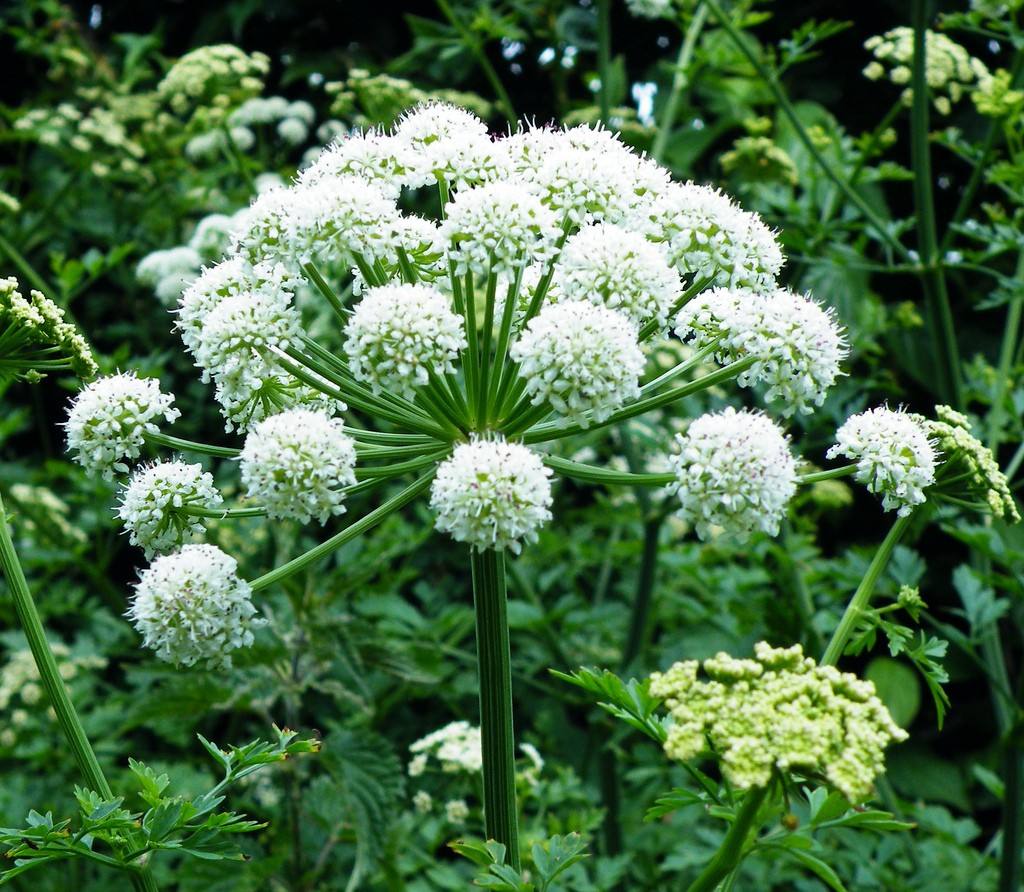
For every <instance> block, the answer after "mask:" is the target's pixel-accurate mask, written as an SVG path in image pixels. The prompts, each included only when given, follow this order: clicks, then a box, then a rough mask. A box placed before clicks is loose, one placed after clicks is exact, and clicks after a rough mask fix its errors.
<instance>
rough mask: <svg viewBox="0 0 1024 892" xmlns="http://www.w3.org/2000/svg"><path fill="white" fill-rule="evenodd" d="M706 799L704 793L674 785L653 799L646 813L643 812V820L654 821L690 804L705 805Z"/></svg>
mask: <svg viewBox="0 0 1024 892" xmlns="http://www.w3.org/2000/svg"><path fill="white" fill-rule="evenodd" d="M708 801H709V799H708V797H707V796H706V795H701V794H700V793H695V792H693V790H687V789H685V788H683V787H676V788H675V789H673V790H670V791H669V792H668V793H665V794H664V795H662V796H659V797H658V798H657V799H655V800H654V805H652V806H651V807H650V808H649V809H647V812H646V814H644V820H645V821H656V820H658V819H659V818H663V817H665V815H670V814H672V813H673V812H677V811H679V810H680V809H682V808H688V807H689V806H691V805H706V804H707V803H708Z"/></svg>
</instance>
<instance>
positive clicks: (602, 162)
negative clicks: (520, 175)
mask: <svg viewBox="0 0 1024 892" xmlns="http://www.w3.org/2000/svg"><path fill="white" fill-rule="evenodd" d="M561 140H562V141H561V144H560V145H558V146H556V148H555V149H554V150H552V151H551V152H550V153H549V154H547V155H546V156H545V157H544V160H543V161H541V163H540V166H539V167H538V168H537V169H536V170H535V171H533V172H529V173H527V175H526V180H525V182H526V183H528V185H529V188H531V189H532V190H533V191H535V192H536V193H537V195H539V196H540V199H541V200H542V201H543V202H544V204H546V205H547V206H548V207H549V208H551V209H552V210H553V211H554V212H555V216H556V218H557V219H558V221H559V223H561V222H562V221H563V220H567V221H569V222H570V223H572V224H574V225H576V226H582V225H583V224H585V223H591V222H601V221H608V222H610V223H616V222H619V221H620V220H622V219H623V218H624V217H625V216H626V214H627V212H628V211H629V210H630V208H631V207H632V205H633V200H634V196H635V189H634V184H633V182H632V180H631V178H630V176H629V171H628V169H625V168H624V167H623V166H622V164H621V163H619V160H618V158H617V156H616V155H615V154H614V153H606V152H599V151H588V150H587V149H583V148H578V147H576V146H573V145H571V144H569V143H568V139H567V138H566V137H565V136H564V135H563V136H562V138H561Z"/></svg>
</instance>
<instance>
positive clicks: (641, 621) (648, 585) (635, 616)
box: [619, 475, 674, 674]
mask: <svg viewBox="0 0 1024 892" xmlns="http://www.w3.org/2000/svg"><path fill="white" fill-rule="evenodd" d="M673 479H674V475H673ZM664 520H665V515H664V514H657V515H655V516H653V517H648V518H647V520H645V521H644V538H643V550H642V551H641V554H640V573H639V575H638V576H637V583H636V592H635V594H634V595H633V608H632V610H631V611H630V619H629V631H628V633H627V634H626V646H625V647H624V648H623V651H622V660H621V661H620V664H619V667H620V669H621V670H622V673H623V674H625V673H626V672H627V671H628V670H629V667H630V666H632V664H633V661H634V660H635V659H636V658H637V657H638V656H640V652H641V651H642V650H643V647H644V642H645V641H646V640H647V634H648V625H649V624H650V623H649V620H650V614H651V604H652V601H653V597H654V583H655V580H656V579H657V572H658V544H659V541H660V538H661V527H662V524H663V523H664Z"/></svg>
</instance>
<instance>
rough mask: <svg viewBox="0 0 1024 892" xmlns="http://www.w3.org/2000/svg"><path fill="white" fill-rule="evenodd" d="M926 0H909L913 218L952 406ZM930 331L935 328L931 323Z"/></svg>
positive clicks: (956, 394)
mask: <svg viewBox="0 0 1024 892" xmlns="http://www.w3.org/2000/svg"><path fill="white" fill-rule="evenodd" d="M928 7H929V3H928V0H913V23H914V60H913V67H912V77H911V81H912V84H913V104H912V106H911V109H910V122H911V128H910V151H911V155H912V157H913V160H914V163H913V168H914V204H915V211H916V214H915V216H916V219H917V246H918V253H919V254H920V259H921V264H922V266H923V270H922V274H921V282H922V284H923V285H924V290H925V297H926V298H927V300H928V304H929V306H930V308H931V314H930V315H931V324H932V326H936V325H937V326H938V329H939V337H938V339H936V338H935V336H934V334H933V341H934V340H938V341H939V343H938V344H936V345H935V346H936V348H937V350H936V352H937V353H938V354H939V356H940V357H941V362H940V365H941V366H942V374H943V375H944V376H945V379H946V387H945V388H944V390H945V396H946V398H947V399H949V400H950V401H951V402H952V404H953V406H954V408H957V409H959V408H962V407H963V404H964V394H963V383H962V380H961V377H962V376H961V372H960V348H959V346H958V345H957V340H956V325H955V323H954V321H953V312H952V309H951V308H950V303H949V292H948V290H947V287H946V274H945V273H944V272H943V269H942V257H941V256H940V254H939V240H938V235H937V231H936V226H935V195H934V191H933V189H932V159H931V151H930V149H929V146H928V102H929V98H930V97H929V90H928V81H927V79H926V75H925V62H926V59H925V55H926V49H925V37H926V36H927V30H928ZM933 331H934V329H933Z"/></svg>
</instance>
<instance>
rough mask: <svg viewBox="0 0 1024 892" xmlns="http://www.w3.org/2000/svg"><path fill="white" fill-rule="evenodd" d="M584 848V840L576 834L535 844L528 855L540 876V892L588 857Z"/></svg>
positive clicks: (553, 837) (585, 844)
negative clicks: (530, 856)
mask: <svg viewBox="0 0 1024 892" xmlns="http://www.w3.org/2000/svg"><path fill="white" fill-rule="evenodd" d="M586 847H587V843H586V840H584V839H583V837H582V836H580V834H578V833H570V834H568V835H566V836H552V837H551V838H550V839H548V840H546V841H545V842H544V843H536V844H535V845H534V846H533V847H532V848H531V850H530V853H531V855H532V856H533V864H534V867H536V868H537V872H538V873H539V874H540V879H541V884H540V889H541V892H546V890H547V889H548V887H549V886H550V885H551V882H552V881H553V880H554V879H555V878H556V877H557V876H558V875H559V874H561V873H564V872H565V871H567V870H568V869H569V868H570V867H572V866H573V865H574V864H578V863H579V862H580V861H582V860H583V859H584V858H586V857H588V855H587V853H586V851H585V849H586Z"/></svg>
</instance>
